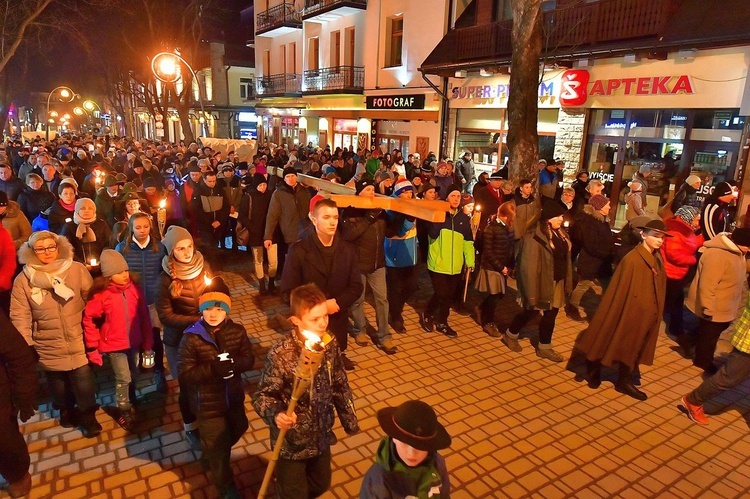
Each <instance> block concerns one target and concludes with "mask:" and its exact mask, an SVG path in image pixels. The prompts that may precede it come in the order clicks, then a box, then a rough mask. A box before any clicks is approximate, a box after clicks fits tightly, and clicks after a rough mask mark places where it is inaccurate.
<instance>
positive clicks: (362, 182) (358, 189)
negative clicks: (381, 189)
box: [354, 175, 375, 194]
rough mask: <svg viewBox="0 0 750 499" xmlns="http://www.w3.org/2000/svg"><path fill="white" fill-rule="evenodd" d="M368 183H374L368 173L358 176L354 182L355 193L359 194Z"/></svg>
mask: <svg viewBox="0 0 750 499" xmlns="http://www.w3.org/2000/svg"><path fill="white" fill-rule="evenodd" d="M368 185H372V186H374V185H375V181H374V180H373V179H372V177H371V176H369V175H362V178H360V179H359V180H357V182H356V183H355V184H354V189H355V190H356V192H357V194H359V193H360V192H362V191H363V190H364V189H365V187H367V186H368Z"/></svg>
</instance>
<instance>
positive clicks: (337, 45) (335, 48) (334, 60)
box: [331, 31, 341, 68]
mask: <svg viewBox="0 0 750 499" xmlns="http://www.w3.org/2000/svg"><path fill="white" fill-rule="evenodd" d="M339 66H341V31H334V32H333V33H331V67H334V68H337V67H339Z"/></svg>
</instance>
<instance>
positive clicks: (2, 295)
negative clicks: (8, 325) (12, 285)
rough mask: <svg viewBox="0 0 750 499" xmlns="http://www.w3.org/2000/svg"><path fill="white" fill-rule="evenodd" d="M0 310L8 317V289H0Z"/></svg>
mask: <svg viewBox="0 0 750 499" xmlns="http://www.w3.org/2000/svg"><path fill="white" fill-rule="evenodd" d="M0 310H2V311H3V312H5V315H7V316H8V317H10V291H0Z"/></svg>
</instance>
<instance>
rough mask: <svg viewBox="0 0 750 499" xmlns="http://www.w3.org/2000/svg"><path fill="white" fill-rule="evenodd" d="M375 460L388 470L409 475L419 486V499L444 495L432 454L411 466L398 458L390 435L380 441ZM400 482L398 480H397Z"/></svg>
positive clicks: (441, 480)
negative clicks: (418, 463) (417, 464)
mask: <svg viewBox="0 0 750 499" xmlns="http://www.w3.org/2000/svg"><path fill="white" fill-rule="evenodd" d="M431 454H432V453H431ZM375 461H376V462H377V463H378V464H379V465H380V466H382V467H383V469H385V470H386V471H388V472H390V473H392V474H394V475H395V476H396V477H398V476H399V475H401V476H405V477H408V480H409V481H411V482H412V483H413V484H415V485H416V486H417V496H416V497H417V498H419V499H428V498H429V499H439V498H440V497H444V495H443V494H441V492H445V491H441V490H440V488H441V486H442V484H443V479H442V477H441V476H440V472H439V471H438V470H437V467H436V466H435V456H434V455H430V456H429V457H428V458H427V459H426V460H425V461H424V462H423V463H422V464H420V465H419V466H415V467H414V468H410V467H409V466H406V465H405V464H404V463H403V462H401V460H400V459H399V458H398V453H397V452H396V447H395V445H394V444H393V441H392V439H391V438H390V437H384V438H383V439H382V440H381V441H380V446H379V447H378V452H377V454H376V456H375ZM396 481H397V482H398V480H396Z"/></svg>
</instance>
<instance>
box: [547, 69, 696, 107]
mask: <svg viewBox="0 0 750 499" xmlns="http://www.w3.org/2000/svg"><path fill="white" fill-rule="evenodd" d="M561 85H562V89H561V91H560V104H561V105H562V106H564V107H581V106H584V105H585V104H586V101H588V100H589V98H590V97H595V96H624V95H641V96H646V95H678V94H694V93H695V87H694V86H693V82H692V81H691V80H690V76H688V75H675V76H643V77H637V78H636V77H632V78H607V79H599V80H594V81H591V73H589V72H588V71H587V70H585V69H570V70H568V71H565V72H564V73H563V75H562V81H561Z"/></svg>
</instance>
